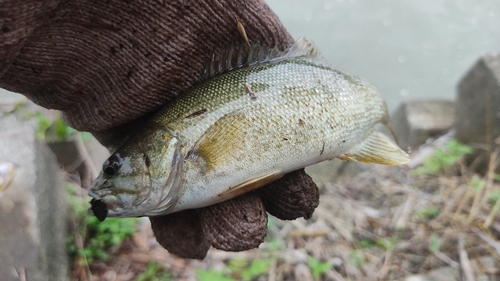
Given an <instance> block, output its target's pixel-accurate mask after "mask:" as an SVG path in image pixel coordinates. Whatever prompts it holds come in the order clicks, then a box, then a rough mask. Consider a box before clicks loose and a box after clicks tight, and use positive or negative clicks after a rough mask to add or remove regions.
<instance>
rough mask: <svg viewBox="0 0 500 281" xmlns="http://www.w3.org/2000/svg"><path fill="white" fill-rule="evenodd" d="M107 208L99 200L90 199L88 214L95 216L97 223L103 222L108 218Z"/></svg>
mask: <svg viewBox="0 0 500 281" xmlns="http://www.w3.org/2000/svg"><path fill="white" fill-rule="evenodd" d="M108 212H109V210H108V206H107V205H106V203H104V202H102V201H101V199H95V198H92V200H90V209H89V213H91V214H92V215H94V216H96V217H97V219H98V220H99V221H104V220H105V219H106V217H107V216H108Z"/></svg>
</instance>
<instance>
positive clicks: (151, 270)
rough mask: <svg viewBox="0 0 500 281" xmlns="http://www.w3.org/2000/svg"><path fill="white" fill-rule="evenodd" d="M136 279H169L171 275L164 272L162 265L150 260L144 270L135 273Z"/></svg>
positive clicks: (152, 280) (151, 280)
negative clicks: (137, 273)
mask: <svg viewBox="0 0 500 281" xmlns="http://www.w3.org/2000/svg"><path fill="white" fill-rule="evenodd" d="M135 280H136V281H170V280H173V279H172V275H170V273H168V272H166V271H165V270H164V269H163V267H162V266H161V265H160V264H158V263H157V262H154V261H151V262H149V263H148V265H147V267H146V270H145V271H144V272H143V273H141V274H139V275H137V277H136V279H135Z"/></svg>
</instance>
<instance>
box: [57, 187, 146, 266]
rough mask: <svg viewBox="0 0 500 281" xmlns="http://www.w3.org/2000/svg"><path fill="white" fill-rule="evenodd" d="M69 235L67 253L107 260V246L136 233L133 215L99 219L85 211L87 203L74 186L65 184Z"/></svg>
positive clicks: (88, 259) (86, 258)
mask: <svg viewBox="0 0 500 281" xmlns="http://www.w3.org/2000/svg"><path fill="white" fill-rule="evenodd" d="M67 191H68V193H69V194H70V200H69V204H70V208H71V210H70V213H71V220H72V221H71V223H70V225H71V226H72V234H73V235H68V236H67V237H66V245H67V250H68V253H69V254H70V256H72V257H75V258H81V259H83V260H86V261H87V263H90V262H92V261H93V260H95V259H99V260H107V259H109V254H108V253H107V252H106V250H108V249H109V248H110V247H112V246H115V245H119V244H121V243H122V242H123V241H124V240H125V239H127V238H129V237H131V236H132V234H134V233H135V232H136V226H135V225H136V222H137V219H135V218H127V219H122V218H108V219H106V220H105V221H103V222H100V221H99V220H98V219H97V218H96V217H95V216H89V215H88V214H87V207H88V202H87V200H85V199H83V198H82V197H80V196H79V195H77V189H76V188H75V187H74V186H73V185H68V187H67Z"/></svg>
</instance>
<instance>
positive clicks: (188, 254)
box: [149, 210, 210, 260]
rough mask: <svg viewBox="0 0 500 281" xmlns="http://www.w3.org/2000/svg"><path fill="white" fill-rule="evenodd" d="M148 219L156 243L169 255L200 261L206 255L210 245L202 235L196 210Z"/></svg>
mask: <svg viewBox="0 0 500 281" xmlns="http://www.w3.org/2000/svg"><path fill="white" fill-rule="evenodd" d="M149 219H150V220H151V228H152V229H153V233H154V235H155V237H156V241H158V243H160V245H162V246H163V247H164V248H165V249H167V250H168V251H169V252H170V253H172V254H175V255H177V256H179V257H181V258H189V259H200V260H201V259H203V258H205V256H206V255H207V252H208V249H210V244H209V243H208V240H207V238H206V236H205V234H204V233H203V228H202V225H201V219H200V216H199V215H198V212H197V211H196V210H185V211H181V212H177V213H173V214H169V215H166V216H158V217H150V218H149Z"/></svg>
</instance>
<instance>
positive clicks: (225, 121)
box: [190, 113, 250, 172]
mask: <svg viewBox="0 0 500 281" xmlns="http://www.w3.org/2000/svg"><path fill="white" fill-rule="evenodd" d="M249 125H250V121H249V120H248V119H246V118H245V116H244V115H243V114H240V113H231V114H228V115H225V116H223V117H222V118H220V119H219V120H217V121H216V122H215V123H214V124H213V125H212V126H211V127H210V128H208V129H207V131H206V133H205V134H204V135H203V136H202V137H201V138H200V139H199V140H198V141H197V142H196V144H195V145H194V147H193V149H192V151H191V152H190V153H191V155H192V156H194V157H195V158H201V159H202V161H203V162H204V166H205V167H204V168H205V169H204V172H210V171H211V170H213V169H215V168H217V167H219V166H222V165H231V162H232V161H235V158H237V157H238V155H242V154H245V153H246V151H245V147H246V138H245V136H246V129H247V128H248V126H249Z"/></svg>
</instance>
